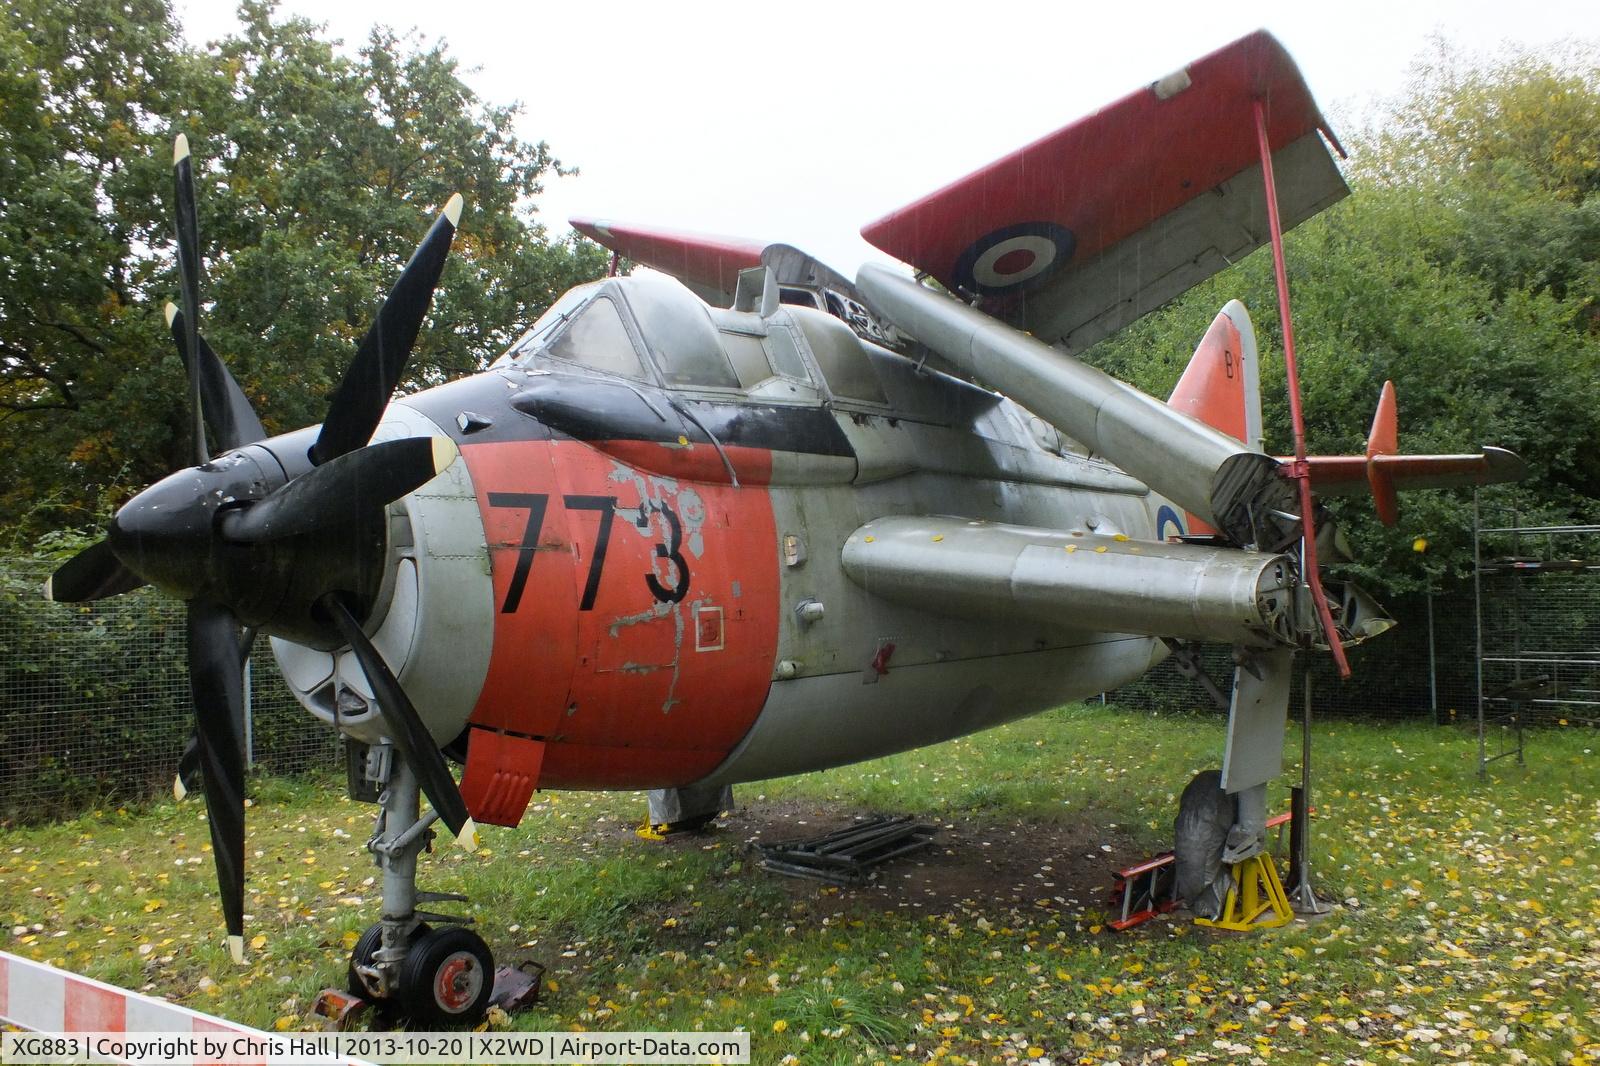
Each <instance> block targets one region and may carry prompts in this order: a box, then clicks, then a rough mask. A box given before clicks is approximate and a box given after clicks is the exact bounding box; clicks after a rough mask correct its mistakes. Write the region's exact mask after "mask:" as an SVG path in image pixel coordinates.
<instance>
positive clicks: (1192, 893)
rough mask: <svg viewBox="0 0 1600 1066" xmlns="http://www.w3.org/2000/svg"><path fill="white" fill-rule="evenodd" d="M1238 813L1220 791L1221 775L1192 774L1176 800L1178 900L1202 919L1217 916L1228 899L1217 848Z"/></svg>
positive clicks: (1234, 803)
mask: <svg viewBox="0 0 1600 1066" xmlns="http://www.w3.org/2000/svg"><path fill="white" fill-rule="evenodd" d="M1237 808H1238V803H1237V801H1236V800H1235V799H1234V798H1233V797H1232V796H1230V795H1229V794H1228V793H1226V792H1224V791H1223V790H1222V771H1220V770H1204V771H1202V772H1200V773H1198V774H1195V775H1194V780H1192V781H1190V782H1189V786H1188V787H1187V788H1185V789H1184V790H1183V795H1182V796H1181V797H1180V798H1179V799H1178V818H1177V821H1176V822H1174V823H1173V827H1172V830H1173V832H1172V836H1173V840H1172V853H1173V863H1174V865H1175V866H1176V867H1177V891H1178V896H1179V897H1180V898H1181V899H1183V900H1184V901H1185V902H1186V903H1188V905H1189V909H1190V910H1192V911H1194V912H1195V914H1197V915H1199V916H1200V917H1202V918H1212V919H1215V918H1216V917H1217V916H1218V915H1220V914H1221V913H1222V905H1223V902H1224V901H1225V900H1226V899H1227V897H1228V886H1229V878H1230V876H1231V875H1230V874H1229V873H1228V872H1227V871H1226V870H1224V869H1223V867H1222V849H1223V847H1224V845H1226V843H1227V840H1228V830H1230V829H1232V828H1233V823H1234V822H1235V821H1236V820H1237V817H1238V809H1237Z"/></svg>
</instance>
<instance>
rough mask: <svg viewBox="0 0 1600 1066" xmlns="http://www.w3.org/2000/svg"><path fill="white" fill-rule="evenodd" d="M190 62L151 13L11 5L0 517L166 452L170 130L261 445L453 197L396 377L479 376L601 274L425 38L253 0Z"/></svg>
mask: <svg viewBox="0 0 1600 1066" xmlns="http://www.w3.org/2000/svg"><path fill="white" fill-rule="evenodd" d="M239 15H240V19H241V24H242V25H241V29H240V31H239V33H238V34H236V35H234V36H231V37H228V38H226V39H225V40H223V41H221V42H220V43H219V44H218V45H216V46H215V47H212V48H210V49H208V50H197V49H194V48H191V47H189V46H187V45H186V44H184V43H183V41H182V39H181V37H180V36H179V34H178V31H177V28H176V25H175V23H174V21H173V17H172V13H171V10H170V8H169V7H168V6H167V3H166V2H165V0H127V2H123V0H117V2H112V0H84V2H73V3H68V2H66V0H16V2H14V3H12V4H11V5H9V6H8V8H7V11H6V14H5V15H4V17H3V21H0V106H3V111H0V270H3V271H4V274H3V277H0V282H3V284H0V442H3V444H0V455H3V456H4V459H3V460H0V461H3V463H4V467H3V468H0V469H3V473H4V474H5V481H4V484H3V485H0V523H4V524H6V525H12V524H21V525H22V526H23V527H24V529H26V530H37V529H41V528H49V527H53V526H59V525H65V524H73V523H81V522H83V521H86V520H88V519H89V518H91V517H93V516H94V515H95V514H96V513H97V512H99V511H102V510H103V509H104V506H105V505H106V504H107V503H108V502H111V501H114V500H116V499H118V498H120V497H121V496H124V495H126V494H127V493H128V492H129V491H131V490H132V489H135V488H137V487H139V486H141V485H143V484H146V483H148V482H149V481H152V480H154V479H156V478H158V477H161V476H162V475H164V474H165V473H167V472H168V471H170V470H171V469H173V468H174V467H176V466H178V465H181V464H185V463H187V462H188V461H189V458H188V454H187V453H188V446H187V444H186V439H187V438H186V435H185V428H184V427H185V425H186V421H185V420H186V417H187V415H186V411H185V406H186V402H187V401H186V386H185V382H184V375H183V372H182V368H181V364H180V362H179V360H178V357H177V354H176V352H175V351H174V349H173V346H172V342H171V340H170V338H169V337H168V335H167V332H166V326H165V322H164V320H163V317H162V305H163V304H164V302H165V301H166V300H168V299H171V298H173V297H174V296H175V294H176V292H177V286H176V284H175V270H174V267H173V263H172V237H171V232H172V224H171V209H170V199H171V191H170V190H171V150H170V145H171V141H172V137H173V135H174V134H176V133H178V132H184V133H186V134H187V135H188V137H189V139H190V142H191V144H192V145H193V148H194V153H195V158H196V161H197V164H198V169H197V182H198V186H199V197H200V229H201V241H202V246H203V250H204V253H205V257H206V262H207V274H206V281H205V287H204V293H203V295H204V297H205V298H206V299H207V300H208V301H214V302H213V303H209V304H208V305H207V307H206V308H205V311H204V315H203V328H204V331H205V332H206V334H207V336H208V337H209V339H210V340H211V342H212V344H213V346H214V347H216V348H217V350H218V351H219V352H220V353H221V354H222V355H223V357H224V359H225V360H227V361H228V363H229V365H230V367H231V369H232V370H233V372H234V375H235V376H236V377H237V378H238V379H239V380H240V383H241V385H242V386H243V387H244V389H245V391H246V393H247V394H248V395H249V396H250V398H251V400H252V402H253V403H255V405H256V406H257V409H258V411H259V412H260V413H261V416H262V420H263V422H264V423H265V424H266V426H267V428H268V430H269V431H281V430H286V429H291V428H294V427H296V426H300V425H306V424H311V423H315V422H318V421H320V420H321V418H322V414H323V404H324V399H325V397H326V395H327V393H328V392H329V391H330V390H331V388H332V387H333V385H334V383H336V382H337V381H338V379H339V377H340V375H341V374H342V373H343V370H344V367H345V365H346V364H347V363H348V361H349V359H350V357H351V355H352V354H353V351H354V344H355V341H356V340H357V339H358V338H359V337H360V335H361V334H362V332H363V331H364V330H365V328H366V325H367V323H368V322H369V321H370V319H371V316H372V315H373V314H374V313H375V311H376V309H377V307H378V305H379V301H380V300H381V298H382V294H383V293H384V292H386V291H387V289H388V287H389V285H390V284H391V283H392V281H393V279H394V277H395V276H396V274H397V273H398V271H399V269H400V267H401V266H402V265H403V264H404V262H405V259H406V257H407V256H408V255H409V254H410V251H411V249H412V248H413V247H414V245H415V243H416V241H417V240H418V239H419V238H420V237H421V235H422V233H423V232H424V231H425V230H426V228H427V226H428V224H429V222H430V221H431V218H432V215H433V214H434V213H435V212H436V211H437V210H438V209H439V207H440V206H441V205H442V204H443V203H444V202H445V200H446V199H448V197H449V195H450V194H451V193H452V192H457V191H459V192H461V193H463V194H464V196H465V197H466V199H467V211H466V214H465V216H464V217H463V220H462V224H461V230H460V233H459V234H458V236H457V238H456V250H455V253H454V255H453V256H452V261H451V263H450V265H449V266H448V267H447V269H446V272H445V275H444V278H443V280H442V281H441V284H440V289H439V292H438V294H437V296H436V299H435V304H434V310H433V313H432V315H431V317H430V320H429V324H428V327H427V328H426V329H425V330H424V332H423V334H422V336H421V337H420V338H419V341H418V345H417V350H416V352H415V354H414V356H413V361H412V364H411V368H410V375H411V380H410V381H409V382H408V383H407V386H408V387H418V386H424V385H428V384H433V383H437V382H438V381H442V380H445V379H446V378H449V377H454V376H456V375H459V374H462V373H466V372H470V371H473V370H476V369H479V368H481V367H482V366H483V365H484V364H485V363H486V361H487V360H488V359H490V358H492V357H493V355H494V354H496V353H497V352H498V350H500V349H501V348H502V347H503V346H504V345H505V344H506V343H507V342H508V341H509V340H510V339H511V337H512V335H513V334H514V333H515V332H516V331H517V329H518V328H519V327H520V326H521V325H522V324H524V323H526V322H528V321H531V320H532V319H533V318H534V317H537V315H538V314H539V313H540V312H541V311H542V310H543V309H544V308H545V307H546V306H548V304H549V303H550V302H551V301H552V300H553V299H554V298H555V297H556V296H558V295H559V294H560V293H561V292H563V291H564V290H565V289H567V288H568V287H570V286H571V285H572V284H575V283H577V282H579V281H582V280H587V279H588V278H590V277H593V276H596V275H598V274H599V273H601V272H602V271H603V270H604V266H605V259H604V256H603V254H602V253H601V251H600V250H599V249H598V248H596V247H594V246H593V245H588V244H587V243H584V242H580V241H575V240H574V241H567V242H553V241H551V240H549V239H548V237H547V236H546V234H545V231H544V229H543V227H542V226H541V225H540V224H539V223H538V221H537V219H536V216H535V214H534V208H533V206H532V205H533V202H534V198H535V197H536V196H537V195H538V193H539V192H540V191H541V189H542V182H543V180H544V179H545V178H547V177H548V176H550V175H551V174H554V173H561V165H560V163H559V161H558V160H557V159H556V158H555V157H554V156H553V155H552V153H551V151H550V149H549V148H548V146H546V145H545V144H543V143H526V142H523V141H521V140H519V139H518V138H517V137H516V135H515V134H514V132H513V128H512V127H513V122H514V120H515V118H516V116H517V114H518V110H517V108H516V107H515V106H496V105H489V104H485V103H484V102H482V101H480V100H478V99H477V98H476V97H475V96H474V95H473V93H472V92H471V90H469V89H468V88H467V87H466V86H465V85H464V84H463V83H462V82H461V80H460V79H459V77H458V76H457V73H456V64H455V61H454V60H453V59H452V58H451V57H450V56H449V55H448V53H447V52H446V51H445V50H444V49H443V47H442V46H439V45H425V44H420V43H418V42H416V41H413V40H410V39H405V38H400V37H397V36H395V35H394V34H393V33H392V32H390V31H388V30H383V29H376V30H374V31H373V32H372V34H371V35H370V36H369V38H368V40H367V42H366V43H365V45H364V46H363V47H361V49H360V50H359V51H358V53H357V54H356V55H354V56H353V57H345V56H342V55H340V54H339V53H338V52H337V51H336V50H335V48H334V47H333V45H332V44H331V43H330V42H329V41H327V40H325V39H324V38H323V37H322V36H321V35H320V34H321V31H320V29H319V27H317V26H315V25H313V24H311V23H309V22H307V21H305V20H302V19H283V20H279V19H277V18H276V16H275V12H274V10H273V8H272V6H271V5H270V4H268V3H263V2H257V0H249V2H246V3H244V4H243V5H242V6H241V7H240V9H239Z"/></svg>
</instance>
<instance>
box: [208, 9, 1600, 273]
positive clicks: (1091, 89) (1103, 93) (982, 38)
mask: <svg viewBox="0 0 1600 1066" xmlns="http://www.w3.org/2000/svg"><path fill="white" fill-rule="evenodd" d="M176 6H177V10H178V13H179V17H180V18H181V19H182V20H183V23H184V26H185V30H186V32H187V34H188V36H189V38H190V39H191V40H192V41H194V42H196V43H204V42H205V41H207V40H211V39H215V38H217V37H220V36H222V35H225V34H227V33H229V32H232V31H233V30H234V29H235V27H236V21H235V19H234V13H233V12H234V4H233V2H232V0H176ZM281 10H282V11H285V12H290V13H294V14H303V15H306V16H307V17H310V18H312V19H314V20H317V21H322V22H325V23H326V24H327V27H328V33H329V35H330V36H333V37H336V38H341V39H343V40H344V41H345V42H346V44H347V45H349V46H351V47H354V46H357V45H359V44H360V43H361V42H362V41H363V40H364V39H365V37H366V34H367V30H368V28H369V27H370V26H372V25H373V24H374V23H378V22H381V23H385V24H388V25H390V26H393V27H394V28H395V29H397V30H400V31H405V30H408V29H413V28H414V29H415V30H416V31H417V32H418V33H420V34H421V35H423V36H424V37H426V38H427V39H428V40H438V39H443V40H444V41H445V42H446V43H447V44H448V46H449V50H450V52H451V53H452V54H454V55H455V56H456V57H457V58H458V59H459V60H460V61H461V64H462V67H463V69H464V71H465V73H464V77H465V80H466V81H467V83H468V84H469V85H471V86H472V87H473V89H474V90H476V91H477V92H478V93H479V95H480V96H482V97H483V98H484V99H486V100H488V101H492V102H495V103H507V102H510V101H513V100H517V101H521V102H522V103H523V104H524V105H525V108H526V111H525V114H524V115H523V116H522V118H521V121H520V132H521V133H522V135H523V136H525V137H527V138H530V139H542V140H545V141H548V142H549V143H550V146H551V148H552V149H553V150H554V151H555V153H556V154H557V155H558V156H559V157H560V158H561V159H562V161H563V162H565V163H567V164H572V165H577V166H578V167H580V168H581V169H582V173H581V174H580V175H579V176H576V177H572V178H564V179H559V180H555V181H552V182H551V183H550V186H549V188H548V191H547V192H546V194H545V195H544V197H542V199H541V200H540V203H539V208H540V215H541V217H542V219H543V221H544V222H545V224H546V225H547V226H549V227H550V228H551V230H552V231H553V232H564V231H565V230H566V228H567V227H566V219H567V217H568V216H569V215H593V216H599V217H602V218H610V219H615V220H617V221H629V222H643V223H654V224H658V225H663V226H671V227H675V228H680V229H692V230H702V231H706V232H711V233H725V234H732V235H737V236H744V237H752V238H757V239H762V240H772V241H785V242H787V243H791V244H795V245H797V246H799V247H801V248H804V249H806V250H807V251H809V252H811V253H812V254H814V255H816V256H817V257H818V258H820V259H822V260H823V261H825V262H828V263H829V264H831V265H832V266H834V267H835V268H837V269H839V270H841V271H842V272H844V273H846V274H853V273H854V272H855V268H856V267H857V266H858V265H859V264H860V263H861V262H863V261H865V260H869V259H877V260H882V259H884V258H885V257H884V256H883V255H882V253H879V252H877V251H876V250H875V249H873V248H872V247H871V246H870V245H868V244H866V243H865V242H864V241H862V240H861V239H860V237H859V235H858V232H857V231H858V230H859V228H860V227H861V226H862V225H863V224H865V223H867V222H869V221H871V220H873V219H875V218H877V217H879V216H880V215H882V214H884V213H886V212H888V211H890V210H893V209H894V208H896V207H899V206H901V205H902V204H905V203H906V202H908V201H910V200H913V199H915V198H917V197H918V196H921V195H922V194H924V193H926V192H929V191H931V190H933V189H934V188H937V187H938V186H940V185H942V184H944V183H946V182H948V181H950V180H952V179H954V178H957V177H959V176H961V175H962V174H965V173H967V172H968V171H970V170H972V169H974V168H976V167H979V166H981V165H983V164H984V163H986V162H988V161H989V160H992V159H994V158H996V157H997V156H1000V155H1002V154H1004V153H1006V152H1008V151H1010V150H1011V149H1013V148H1016V147H1019V146H1020V145H1022V144H1025V143H1027V142H1028V141H1031V140H1033V139H1035V138H1037V137H1039V136H1041V135H1043V134H1044V133H1047V132H1049V131H1051V130H1053V129H1056V128H1058V127H1060V126H1062V125H1065V124H1066V123H1068V122H1070V121H1072V120H1073V119H1074V118H1077V117H1079V116H1081V115H1083V114H1085V113H1087V112H1088V111H1090V110H1092V109H1094V108H1095V107H1098V106H1100V105H1101V104H1104V103H1107V102H1109V101H1111V100H1113V99H1115V98H1117V97H1119V96H1121V95H1123V94H1125V93H1127V92H1129V91H1130V90H1132V89H1134V88H1137V87H1138V86H1140V85H1143V84H1147V83H1149V82H1151V81H1154V80H1155V79H1156V78H1158V77H1160V76H1162V75H1163V74H1166V73H1168V72H1170V71H1172V70H1175V69H1177V68H1179V67H1181V66H1183V65H1184V64H1185V63H1187V62H1188V61H1189V60H1191V59H1194V58H1197V57H1199V56H1201V55H1204V54H1205V53H1207V52H1209V51H1211V50H1213V49H1215V48H1217V47H1218V46H1220V45H1222V44H1225V43H1227V42H1228V41H1230V40H1233V39H1234V38H1236V37H1239V36H1241V35H1243V34H1245V33H1248V32H1250V31H1251V30H1254V29H1258V28H1260V27H1263V26H1265V27H1266V28H1267V29H1269V30H1270V31H1272V33H1274V34H1275V35H1276V36H1277V37H1278V39H1279V40H1280V41H1282V42H1283V44H1284V45H1285V46H1286V47H1287V48H1288V50H1289V52H1290V54H1291V55H1293V56H1294V58H1295V60H1296V61H1297V62H1298V63H1299V65H1300V69H1301V71H1302V73H1303V74H1304V75H1305V78H1306V81H1307V84H1309V85H1310V87H1311V91H1312V93H1313V94H1314V95H1315V96H1316V98H1317V99H1318V101H1319V102H1320V103H1321V104H1322V107H1323V111H1324V113H1326V114H1328V115H1329V116H1330V118H1331V119H1332V120H1333V122H1334V128H1335V130H1336V131H1337V130H1339V129H1340V128H1341V125H1348V123H1349V121H1350V116H1359V115H1361V114H1363V113H1364V112H1365V111H1366V110H1368V109H1369V108H1370V107H1371V105H1372V102H1373V101H1374V100H1376V99H1378V98H1380V97H1382V96H1388V95H1393V94H1394V93H1396V92H1398V91H1399V90H1400V89H1401V88H1402V87H1403V86H1404V85H1405V81H1406V76H1407V69H1408V67H1409V66H1410V64H1411V62H1412V61H1413V60H1414V59H1415V58H1416V57H1417V56H1419V55H1420V54H1422V53H1424V52H1425V51H1426V50H1427V49H1428V38H1429V37H1430V35H1433V34H1435V33H1438V34H1442V35H1444V36H1446V37H1447V38H1449V39H1450V40H1451V41H1453V42H1454V43H1455V44H1456V45H1458V46H1460V47H1462V48H1464V49H1467V50H1471V51H1483V52H1492V51H1493V50H1494V49H1496V48H1498V47H1500V46H1501V45H1502V44H1503V43H1505V42H1507V41H1513V42H1520V43H1523V44H1528V45H1541V44H1545V43H1548V42H1552V41H1557V40H1560V39H1562V38H1566V37H1582V38H1589V39H1593V38H1600V4H1597V3H1595V2H1594V0H1587V2H1582V0H1570V2H1569V0H1526V2H1523V3H1519V4H1507V3H1505V2H1503V0H1459V2H1425V0H1385V2H1372V0H1355V2H1344V3H1338V4H1309V3H1278V4H1273V5H1270V6H1268V5H1265V4H1246V3H1209V4H1205V3H1200V4H1197V3H1192V2H1190V3H1184V4H1177V3H1164V2H1163V3H1149V2H1146V3H1120V4H1119V3H1109V4H1106V3H1103V4H1094V5H1084V4H1079V3H1072V2H1067V0H1058V2H1055V3H1014V2H1009V0H985V2H982V3H973V2H967V3H961V4H953V3H944V2H942V0H920V2H918V3H914V4H912V3H877V2H873V0H856V2H854V3H848V4H840V3H827V2H820V3H812V4H803V3H783V4H776V3H771V2H768V0H747V2H744V3H722V2H717V3H698V2H690V3H662V2H660V0H656V2H632V0H590V2H587V3H585V2H582V0H572V2H567V3H562V4H550V3H543V2H539V0H523V2H521V3H505V2H493V0H455V2H453V3H438V2H437V0H429V2H426V3H424V2H422V0H382V2H378V0H338V2H336V3H333V4H329V3H326V2H315V0H283V3H282V5H281ZM474 68H476V69H474ZM1341 118H1344V119H1345V122H1344V123H1343V124H1341V122H1340V119H1341Z"/></svg>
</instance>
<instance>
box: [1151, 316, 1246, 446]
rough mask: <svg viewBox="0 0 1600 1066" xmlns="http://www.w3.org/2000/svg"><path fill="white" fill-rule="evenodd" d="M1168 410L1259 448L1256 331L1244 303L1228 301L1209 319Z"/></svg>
mask: <svg viewBox="0 0 1600 1066" xmlns="http://www.w3.org/2000/svg"><path fill="white" fill-rule="evenodd" d="M1167 406H1169V407H1172V408H1173V409H1175V410H1178V411H1182V412H1183V413H1184V414H1186V415H1188V416H1189V417H1190V418H1194V419H1197V420H1199V421H1201V422H1204V423H1205V424H1206V425H1208V426H1210V427H1212V428H1213V429H1220V430H1222V432H1224V433H1226V434H1228V436H1230V437H1232V438H1234V439H1235V440H1238V441H1242V442H1243V443H1244V444H1245V445H1246V446H1248V447H1249V448H1251V449H1253V450H1255V451H1261V450H1262V441H1261V372H1260V364H1259V363H1258V362H1257V361H1256V331H1255V328H1254V327H1253V326H1251V324H1250V312H1248V311H1246V310H1245V309H1244V304H1242V303H1240V302H1239V301H1238V300H1230V301H1228V305H1227V306H1226V307H1224V308H1223V309H1222V310H1221V311H1220V312H1219V313H1218V314H1217V317H1216V318H1215V319H1213V320H1212V322H1211V328H1210V329H1208V330H1206V335H1205V336H1204V337H1203V338H1201V340H1200V346H1199V347H1198V348H1196V349H1195V350H1194V357H1193V358H1192V359H1190V360H1189V366H1188V368H1187V369H1186V370H1184V372H1183V377H1182V378H1180V379H1178V387H1177V388H1175V389H1173V390H1172V396H1171V397H1170V398H1169V399H1168V400H1167Z"/></svg>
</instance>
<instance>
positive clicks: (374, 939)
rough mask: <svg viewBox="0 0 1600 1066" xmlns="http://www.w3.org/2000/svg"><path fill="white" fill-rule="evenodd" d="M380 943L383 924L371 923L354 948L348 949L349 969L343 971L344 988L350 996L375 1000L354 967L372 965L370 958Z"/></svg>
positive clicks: (365, 982)
mask: <svg viewBox="0 0 1600 1066" xmlns="http://www.w3.org/2000/svg"><path fill="white" fill-rule="evenodd" d="M382 943H383V923H382V922H373V923H372V924H371V925H369V926H367V931H366V932H364V933H362V934H361V938H360V939H359V940H357V941H356V946H355V947H353V948H351V949H350V967H349V969H348V970H346V971H345V979H344V987H345V990H346V991H348V992H349V993H350V994H351V995H352V996H360V997H361V998H362V999H373V998H375V997H374V996H373V993H372V989H370V988H368V987H367V981H366V978H364V977H362V976H361V974H360V973H359V972H357V970H356V967H357V966H370V965H372V956H373V955H375V954H376V953H377V951H378V947H379V946H380V945H381V944H382Z"/></svg>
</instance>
